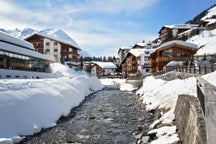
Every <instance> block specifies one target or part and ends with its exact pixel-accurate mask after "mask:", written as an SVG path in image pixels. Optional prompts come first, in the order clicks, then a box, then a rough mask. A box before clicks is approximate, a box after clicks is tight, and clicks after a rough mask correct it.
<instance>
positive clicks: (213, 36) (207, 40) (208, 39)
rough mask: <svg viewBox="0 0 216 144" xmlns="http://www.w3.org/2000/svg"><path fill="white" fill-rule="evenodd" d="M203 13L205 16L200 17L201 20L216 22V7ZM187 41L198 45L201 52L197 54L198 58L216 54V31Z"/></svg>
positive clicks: (204, 33)
mask: <svg viewBox="0 0 216 144" xmlns="http://www.w3.org/2000/svg"><path fill="white" fill-rule="evenodd" d="M202 13H205V14H204V15H202V17H200V20H207V19H215V20H216V5H214V6H213V7H211V8H210V9H208V10H206V11H204V12H202ZM199 15H200V14H199ZM199 15H198V16H199ZM187 41H188V42H191V43H194V44H197V45H198V47H199V50H198V51H197V53H196V55H197V56H202V55H205V54H206V55H214V54H216V49H215V47H216V29H214V30H211V31H208V30H205V31H203V32H202V33H200V34H198V35H195V36H193V37H191V38H189V39H188V40H187Z"/></svg>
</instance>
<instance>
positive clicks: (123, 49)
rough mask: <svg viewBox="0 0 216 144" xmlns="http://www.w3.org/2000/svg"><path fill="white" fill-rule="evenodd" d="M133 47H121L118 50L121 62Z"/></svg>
mask: <svg viewBox="0 0 216 144" xmlns="http://www.w3.org/2000/svg"><path fill="white" fill-rule="evenodd" d="M130 49H131V47H121V48H120V49H119V50H118V55H119V61H120V62H121V61H122V60H123V59H124V58H125V56H126V55H127V53H128V51H129V50H130Z"/></svg>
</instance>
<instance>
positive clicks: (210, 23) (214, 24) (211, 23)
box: [201, 18, 216, 30]
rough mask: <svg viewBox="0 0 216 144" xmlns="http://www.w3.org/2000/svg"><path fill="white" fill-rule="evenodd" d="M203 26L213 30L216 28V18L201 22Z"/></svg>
mask: <svg viewBox="0 0 216 144" xmlns="http://www.w3.org/2000/svg"><path fill="white" fill-rule="evenodd" d="M201 26H202V27H205V28H206V29H207V30H213V29H215V28H216V18H209V19H205V20H203V21H202V22H201Z"/></svg>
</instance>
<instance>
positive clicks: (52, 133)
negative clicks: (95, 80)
mask: <svg viewBox="0 0 216 144" xmlns="http://www.w3.org/2000/svg"><path fill="white" fill-rule="evenodd" d="M153 119H154V116H153V115H152V113H151V112H147V111H145V108H144V105H143V104H142V103H141V102H140V101H139V99H138V97H136V96H135V95H134V93H128V92H123V91H120V90H119V88H118V87H115V86H114V87H113V86H107V87H106V88H105V89H104V90H102V91H99V92H97V93H94V94H92V95H90V96H88V97H86V99H85V101H84V102H83V103H82V104H81V105H80V106H78V107H76V108H75V109H72V110H71V112H70V114H69V116H67V117H65V118H63V120H62V121H61V122H60V123H58V125H57V126H55V127H53V128H51V129H49V130H45V131H44V132H42V133H40V134H37V135H34V136H32V137H28V138H27V139H25V140H23V141H22V142H20V144H21V143H22V144H27V143H55V144H58V143H59V144H60V143H82V144H85V143H87V144H88V143H92V144H94V143H95V144H96V143H104V144H109V143H118V144H125V143H131V144H135V143H140V142H141V141H144V139H146V137H144V135H146V134H147V132H148V128H149V125H150V124H151V123H152V122H153Z"/></svg>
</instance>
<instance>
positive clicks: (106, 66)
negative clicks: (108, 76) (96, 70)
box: [93, 62, 117, 69]
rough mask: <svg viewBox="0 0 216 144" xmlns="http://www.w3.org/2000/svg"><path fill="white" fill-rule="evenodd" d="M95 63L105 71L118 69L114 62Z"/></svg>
mask: <svg viewBox="0 0 216 144" xmlns="http://www.w3.org/2000/svg"><path fill="white" fill-rule="evenodd" d="M93 63H95V64H97V65H98V66H100V67H101V68H104V69H108V68H111V69H113V68H117V67H116V65H115V64H114V63H112V62H93Z"/></svg>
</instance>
